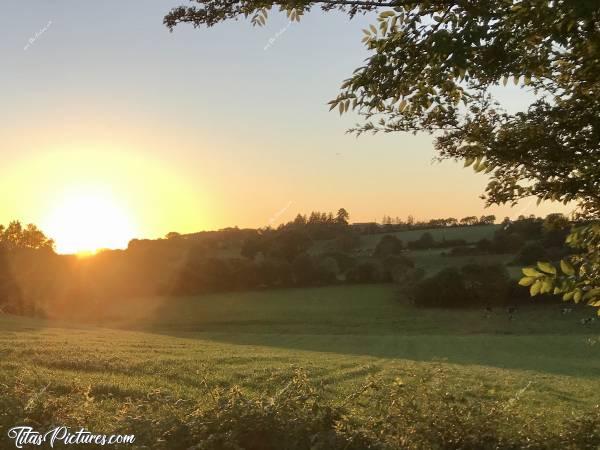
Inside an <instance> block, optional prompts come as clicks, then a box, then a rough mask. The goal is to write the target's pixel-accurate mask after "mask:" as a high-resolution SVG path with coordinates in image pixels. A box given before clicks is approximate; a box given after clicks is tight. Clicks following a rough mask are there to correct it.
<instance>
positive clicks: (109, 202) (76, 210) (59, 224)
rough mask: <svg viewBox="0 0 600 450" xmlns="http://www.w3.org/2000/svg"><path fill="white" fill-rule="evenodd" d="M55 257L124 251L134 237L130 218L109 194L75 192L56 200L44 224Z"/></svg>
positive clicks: (134, 233)
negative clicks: (54, 249) (51, 241)
mask: <svg viewBox="0 0 600 450" xmlns="http://www.w3.org/2000/svg"><path fill="white" fill-rule="evenodd" d="M43 230H44V232H45V233H46V234H47V235H48V236H49V237H51V238H53V239H54V241H55V243H56V251H57V252H58V253H68V254H73V253H77V254H81V255H85V254H92V253H95V252H96V251H98V250H99V249H105V248H106V249H108V248H110V249H116V248H126V247H127V244H128V243H129V241H130V240H131V239H132V238H134V237H135V236H136V229H135V226H134V225H133V223H132V221H131V220H130V218H129V215H128V213H127V211H126V209H124V208H123V207H122V206H121V205H119V202H118V200H117V199H115V198H114V197H113V195H112V194H111V193H110V192H106V191H103V190H99V189H78V190H77V191H75V192H71V193H66V194H64V195H63V196H61V198H59V199H57V200H56V202H55V203H54V205H53V206H52V208H51V210H50V212H49V214H48V217H47V218H46V220H45V221H44V223H43Z"/></svg>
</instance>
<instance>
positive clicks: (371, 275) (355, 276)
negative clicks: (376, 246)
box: [346, 262, 385, 283]
mask: <svg viewBox="0 0 600 450" xmlns="http://www.w3.org/2000/svg"><path fill="white" fill-rule="evenodd" d="M384 279H385V274H384V272H383V271H382V270H381V266H380V265H379V264H376V263H372V262H363V263H360V264H358V265H357V266H356V267H354V268H352V269H350V270H349V271H348V272H347V273H346V280H347V281H349V282H351V283H377V282H380V281H384Z"/></svg>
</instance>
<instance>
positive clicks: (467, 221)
mask: <svg viewBox="0 0 600 450" xmlns="http://www.w3.org/2000/svg"><path fill="white" fill-rule="evenodd" d="M460 223H461V225H475V224H477V217H475V216H467V217H463V218H462V219H460Z"/></svg>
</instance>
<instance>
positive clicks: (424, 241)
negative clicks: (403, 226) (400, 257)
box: [407, 232, 436, 250]
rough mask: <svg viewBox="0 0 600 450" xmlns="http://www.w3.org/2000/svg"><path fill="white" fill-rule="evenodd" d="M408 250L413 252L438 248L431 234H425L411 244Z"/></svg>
mask: <svg viewBox="0 0 600 450" xmlns="http://www.w3.org/2000/svg"><path fill="white" fill-rule="evenodd" d="M407 245H408V248H410V249H412V250H427V249H429V248H434V247H435V246H436V243H435V239H433V236H432V235H431V233H429V232H425V233H423V234H422V235H421V237H420V238H419V239H417V240H416V241H412V242H409V243H408V244H407Z"/></svg>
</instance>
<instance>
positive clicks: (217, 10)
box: [164, 0, 600, 311]
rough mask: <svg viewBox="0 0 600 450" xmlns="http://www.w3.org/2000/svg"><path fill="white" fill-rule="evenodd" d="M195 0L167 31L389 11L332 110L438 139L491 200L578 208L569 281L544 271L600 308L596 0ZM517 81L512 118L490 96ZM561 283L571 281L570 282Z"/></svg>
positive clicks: (599, 20)
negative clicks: (521, 103)
mask: <svg viewBox="0 0 600 450" xmlns="http://www.w3.org/2000/svg"><path fill="white" fill-rule="evenodd" d="M196 3H197V5H195V6H190V7H183V6H182V7H178V8H174V9H173V10H172V11H171V12H170V13H168V14H167V16H166V17H165V20H164V22H165V24H166V25H167V27H169V28H170V29H171V30H172V29H173V28H174V27H175V26H176V25H178V24H179V23H191V24H193V25H194V26H196V27H197V26H202V25H205V26H213V25H215V24H217V23H219V22H222V21H226V20H234V19H237V18H238V17H240V16H242V17H251V21H252V23H253V24H256V25H262V24H264V23H265V21H266V17H267V13H268V10H270V9H271V8H273V7H277V8H279V9H280V10H282V11H286V12H287V13H288V15H289V17H290V19H291V20H299V18H300V17H301V16H302V14H304V13H306V12H307V11H309V10H311V9H312V8H313V7H314V6H320V8H321V9H322V10H323V11H332V10H337V11H341V12H344V13H346V14H348V15H349V16H350V17H353V16H355V15H356V14H359V13H365V12H369V11H374V10H382V11H381V13H380V14H379V16H378V18H377V24H376V25H377V26H375V25H371V26H370V27H369V29H367V30H365V31H364V34H365V35H364V37H363V42H364V43H365V45H366V47H367V50H368V51H369V52H370V57H369V58H368V59H367V61H366V63H365V64H364V65H362V66H361V67H359V68H358V69H357V70H355V71H354V73H353V74H352V76H351V77H350V78H348V79H347V80H345V81H344V82H343V84H342V85H341V92H340V93H339V95H338V96H337V97H336V98H335V99H334V100H332V101H331V102H330V105H331V109H334V108H337V109H338V110H339V112H340V113H341V114H343V113H345V112H349V111H350V110H353V111H355V112H357V113H358V114H359V115H361V116H363V117H364V119H365V120H364V122H363V123H361V124H358V125H357V126H356V127H355V128H354V129H353V130H352V131H354V132H355V133H357V134H362V133H364V132H373V133H375V132H386V133H387V132H418V131H425V132H430V133H436V137H435V147H436V149H437V151H438V153H439V157H440V158H448V159H456V160H463V161H464V162H465V166H473V168H474V169H475V171H476V172H484V173H486V174H488V176H489V182H488V184H487V187H486V193H485V196H484V198H485V200H486V203H487V204H488V205H492V204H504V203H510V204H514V203H516V202H517V201H518V200H520V199H523V198H526V197H530V196H534V197H537V199H538V201H543V200H553V201H561V202H565V203H568V202H577V203H578V205H579V208H580V215H581V218H582V219H583V220H584V221H585V222H587V223H583V224H581V226H578V227H576V228H575V229H574V230H573V232H572V234H571V235H570V239H569V243H570V245H572V246H573V247H574V250H576V252H577V254H576V255H575V256H573V257H572V258H569V259H568V260H566V261H565V264H568V265H569V267H572V268H573V271H572V274H566V273H562V272H561V274H562V275H560V276H558V275H553V274H552V273H550V274H548V273H546V275H547V276H548V277H546V278H548V280H546V281H545V283H546V284H545V285H546V287H547V288H548V286H549V285H550V284H552V287H551V288H549V289H551V290H553V291H554V290H557V293H564V294H566V293H567V292H563V289H566V288H565V287H564V286H566V285H573V286H576V287H577V288H579V289H581V291H582V292H584V293H585V296H586V297H587V298H586V300H587V301H588V302H590V303H593V304H595V303H596V302H600V294H596V293H595V292H600V267H599V266H598V261H599V260H600V246H598V245H597V243H598V241H600V221H599V219H600V194H599V192H600V164H598V161H599V160H600V122H599V121H598V116H599V113H600V3H599V2H598V1H597V0H561V1H548V0H525V1H523V0H521V1H518V0H502V1H500V0H470V1H460V2H459V1H450V0H420V1H419V0H389V1H386V0H373V1H355V0H335V1H329V0H321V1H307V0H300V1H298V0H294V1H292V0H279V1H277V2H274V1H265V0H260V1H259V0H241V1H235V2H233V1H223V0H196ZM510 78H512V80H513V81H514V83H515V84H516V85H519V86H521V87H522V88H528V89H530V90H531V91H532V92H533V93H535V94H536V97H535V100H534V101H533V102H532V103H531V105H529V107H528V108H527V110H525V111H520V112H516V113H508V112H506V111H504V110H503V108H502V107H501V105H500V104H498V102H497V101H496V100H495V99H494V98H493V96H492V94H491V88H492V87H494V86H498V85H506V83H507V82H508V80H509V79H510ZM568 272H569V273H571V270H570V269H569V270H568ZM563 275H564V276H563ZM552 276H554V277H555V278H554V281H552V282H551V281H550V278H551V277H552ZM565 277H566V278H569V277H570V278H569V280H568V281H569V283H567V284H565V283H566V278H565ZM533 291H536V289H532V293H533ZM573 296H575V294H573ZM582 296H583V294H582ZM598 304H599V305H600V303H598ZM599 311H600V310H599Z"/></svg>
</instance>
